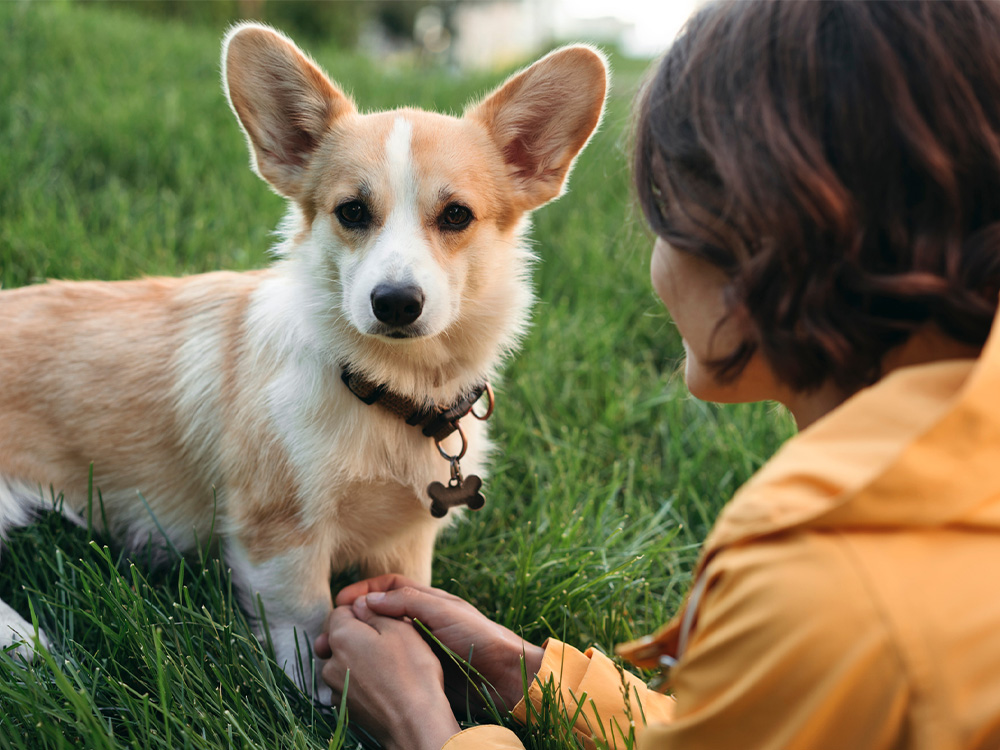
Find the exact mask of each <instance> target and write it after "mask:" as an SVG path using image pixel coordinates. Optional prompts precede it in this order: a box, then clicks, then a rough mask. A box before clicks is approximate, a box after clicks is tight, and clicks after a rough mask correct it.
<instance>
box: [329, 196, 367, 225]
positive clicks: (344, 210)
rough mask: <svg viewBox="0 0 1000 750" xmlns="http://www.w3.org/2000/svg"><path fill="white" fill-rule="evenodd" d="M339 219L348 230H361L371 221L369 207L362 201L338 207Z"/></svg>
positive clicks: (342, 204) (348, 202)
mask: <svg viewBox="0 0 1000 750" xmlns="http://www.w3.org/2000/svg"><path fill="white" fill-rule="evenodd" d="M335 213H336V214H337V219H338V220H339V221H340V223H341V224H343V225H344V226H345V227H347V228H348V229H361V228H363V227H366V226H367V225H368V222H370V221H371V218H372V217H371V214H370V213H368V206H366V205H365V204H364V203H362V202H361V201H347V202H346V203H341V204H340V205H339V206H337V210H336V211H335Z"/></svg>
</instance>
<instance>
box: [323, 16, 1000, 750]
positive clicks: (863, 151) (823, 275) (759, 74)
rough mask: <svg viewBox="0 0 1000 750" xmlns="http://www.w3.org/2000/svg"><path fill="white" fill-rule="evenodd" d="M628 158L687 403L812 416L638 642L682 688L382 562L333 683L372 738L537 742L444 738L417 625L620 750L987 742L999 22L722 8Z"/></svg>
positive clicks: (344, 619) (995, 648)
mask: <svg viewBox="0 0 1000 750" xmlns="http://www.w3.org/2000/svg"><path fill="white" fill-rule="evenodd" d="M634 166H635V180H636V187H637V191H638V196H639V200H640V202H641V204H642V207H643V210H644V213H645V216H646V218H647V220H648V221H649V224H650V226H651V227H652V229H653V231H654V232H655V233H656V235H657V239H656V243H655V245H654V248H653V257H652V268H651V272H652V278H653V285H654V287H655V288H656V291H657V293H658V294H659V295H660V297H661V298H662V299H663V301H664V303H665V304H666V306H667V309H668V310H669V311H670V314H671V315H672V317H673V318H674V320H675V322H676V324H677V326H678V329H679V330H680V332H681V334H682V336H683V337H684V341H685V347H686V350H687V362H686V368H685V379H686V382H687V384H688V386H689V388H690V390H691V392H692V393H693V394H694V395H695V396H697V397H699V398H702V399H707V400H713V401H724V402H741V401H756V400H763V399H774V400H777V401H780V402H781V403H783V404H784V405H786V406H787V407H788V408H789V409H790V410H791V412H792V414H793V415H794V417H795V419H796V422H797V424H798V426H799V428H800V430H801V433H800V434H799V435H798V436H796V437H795V438H793V439H792V440H791V441H789V442H788V443H787V444H786V445H785V446H784V448H783V449H782V450H781V451H780V452H779V453H778V454H777V455H776V456H775V457H774V458H773V459H772V460H771V461H770V462H769V463H768V464H767V465H766V466H765V467H764V468H763V469H762V470H761V471H760V472H758V474H757V475H755V476H754V477H753V478H752V479H751V480H750V481H749V482H748V483H747V485H746V486H744V487H743V488H742V489H741V490H740V492H739V493H737V495H736V497H735V498H733V500H732V501H731V502H730V503H729V504H728V505H727V506H726V508H725V509H724V511H723V512H722V514H721V516H720V517H719V519H718V521H717V523H716V526H715V528H714V529H713V531H712V533H711V534H710V535H709V538H708V539H707V540H706V542H705V545H704V548H703V550H702V556H701V560H700V562H699V564H698V568H697V571H696V574H695V584H694V586H693V587H692V590H691V592H690V593H689V596H688V600H687V602H686V604H685V606H684V608H683V610H682V612H681V613H680V614H679V616H678V617H677V619H675V620H674V621H673V622H672V623H670V624H669V625H667V626H666V627H665V628H664V629H663V630H662V631H661V632H660V633H658V634H656V635H655V636H652V637H650V638H648V639H645V640H643V641H640V642H637V643H632V644H628V645H626V646H624V647H622V648H621V653H622V654H623V655H624V656H626V657H627V658H628V659H630V660H631V661H632V662H634V663H635V664H637V665H639V666H642V667H645V668H657V667H659V668H663V669H665V670H669V689H670V691H671V692H672V697H670V698H667V697H664V696H661V695H659V694H657V693H654V692H652V691H650V690H649V689H647V688H646V687H645V686H644V685H642V684H641V683H640V682H639V681H638V680H630V682H629V690H628V701H626V700H625V699H624V693H625V691H624V690H623V688H622V678H621V677H620V676H619V674H618V672H617V671H616V670H615V668H614V666H613V664H612V662H610V660H608V659H607V658H606V657H603V656H601V655H600V654H591V653H589V652H588V653H587V654H581V653H580V652H578V651H576V650H575V649H572V648H570V647H568V646H566V645H564V644H561V643H558V642H555V641H553V640H549V641H548V642H547V643H546V644H545V646H544V648H543V647H541V646H537V645H535V644H529V643H526V642H524V641H522V640H521V639H520V638H519V637H517V636H515V635H514V634H513V633H511V632H510V631H508V630H506V629H504V628H502V627H500V626H499V625H497V624H495V623H492V622H490V621H489V620H487V619H486V618H485V617H484V616H482V615H480V614H479V613H478V612H476V611H475V610H474V609H473V608H472V607H471V606H470V605H468V604H467V603H465V602H463V601H461V600H459V599H457V598H456V597H453V596H450V595H448V594H446V593H444V592H441V591H438V590H435V589H428V588H420V587H416V586H413V585H410V584H409V583H408V582H406V581H403V580H399V579H396V578H394V577H391V576H390V577H384V578H381V579H375V580H369V581H362V582H360V583H357V584H354V585H353V586H350V587H348V588H346V589H344V590H343V591H342V592H341V593H340V595H339V596H338V597H337V604H338V605H339V606H338V608H337V609H336V610H335V612H334V614H333V616H332V617H331V620H330V624H329V632H328V634H327V635H325V636H321V638H320V639H319V640H318V641H317V644H316V646H317V651H318V652H319V653H320V654H321V655H330V653H331V649H332V654H333V657H332V658H331V660H330V662H329V663H328V664H327V667H326V669H325V670H324V677H325V678H326V679H327V681H328V682H329V683H330V684H331V685H333V686H334V688H335V689H336V688H339V687H341V686H342V685H343V680H344V673H345V671H346V670H347V669H348V668H350V671H351V675H350V691H349V705H350V710H351V716H352V719H356V720H358V721H360V722H361V723H362V724H363V725H365V726H367V727H369V728H371V729H372V731H373V732H374V734H375V735H376V736H377V737H378V738H379V739H381V740H382V741H383V743H384V744H385V745H386V746H387V747H390V748H409V749H410V750H412V749H414V748H425V747H426V748H434V750H437V749H438V748H441V747H442V746H445V747H447V749H448V750H461V749H462V748H491V747H492V748H520V747H521V745H520V743H519V742H518V740H517V739H516V737H515V735H514V734H513V733H512V732H510V731H509V730H507V729H503V728H500V727H475V728H472V729H468V730H466V731H464V732H459V727H458V724H457V723H456V721H455V718H454V715H453V714H452V712H451V709H450V708H449V705H448V701H447V699H446V697H445V693H444V689H443V682H442V679H443V678H442V671H441V667H440V665H439V663H438V661H437V659H436V657H435V656H434V654H433V653H432V652H431V650H430V648H429V647H428V646H426V644H425V643H424V641H423V640H422V639H421V637H420V634H419V632H418V631H417V630H416V629H415V628H414V627H413V626H412V625H411V624H409V622H408V620H406V619H402V618H416V619H419V620H420V621H421V623H423V625H424V626H425V627H427V628H428V629H429V630H430V631H431V632H432V633H433V634H434V636H435V637H436V638H438V640H440V641H441V642H442V643H444V644H445V645H447V646H448V647H450V648H451V649H452V650H453V651H455V652H456V653H458V654H467V653H469V651H470V648H472V649H473V651H472V653H473V658H472V663H473V666H474V667H475V668H476V669H477V670H478V671H479V672H480V673H481V674H482V675H483V676H484V677H485V678H486V679H488V680H489V681H490V682H491V683H492V684H493V685H494V686H495V687H496V689H497V693H498V695H497V697H498V698H500V699H502V700H503V701H504V702H505V703H506V705H508V706H510V705H514V704H515V703H517V704H518V706H517V708H516V709H515V711H514V714H515V716H518V715H519V716H522V717H523V716H524V714H525V710H526V709H525V702H524V701H523V700H522V698H524V696H523V692H524V691H523V686H522V681H521V674H522V669H523V670H524V671H526V672H527V674H528V676H529V678H532V677H533V678H534V679H533V681H532V684H531V685H530V688H529V690H528V695H527V697H526V700H527V702H529V703H531V702H534V703H537V701H538V700H539V697H540V694H541V691H542V686H543V685H545V684H552V685H556V686H558V689H559V690H560V691H561V694H562V696H563V700H564V701H565V702H566V705H567V708H568V710H569V711H571V712H572V711H575V710H576V698H575V697H574V696H580V695H582V694H583V693H586V694H587V696H588V699H587V701H586V702H585V705H584V706H583V707H582V711H581V716H580V718H579V720H578V721H577V725H576V726H577V729H578V730H579V733H580V735H581V737H584V738H589V737H591V736H597V737H599V738H600V739H602V740H603V741H605V742H607V743H608V744H609V745H611V746H613V747H619V748H621V747H624V746H625V741H624V740H623V736H624V735H627V734H628V733H629V731H630V730H631V728H632V727H631V725H630V718H629V717H633V718H634V731H635V733H636V735H637V736H638V741H637V743H636V747H638V748H640V749H641V750H651V749H653V748H678V749H681V748H720V749H721V748H737V747H739V748H745V747H752V748H810V749H811V750H815V748H845V749H851V750H855V749H857V748H886V749H889V748H933V749H934V750H944V749H946V748H956V749H957V748H963V749H966V750H968V749H972V748H996V747H1000V637H998V634H1000V338H997V336H994V338H993V339H990V338H989V336H990V329H991V326H992V323H993V319H994V317H995V315H996V311H997V296H998V292H1000V7H998V6H997V5H995V4H993V3H989V2H963V3H943V2H941V3H938V2H925V1H922V2H907V3H897V2H887V3H881V2H869V3H860V2H801V3H796V2H775V1H774V0H761V1H760V2H721V3H716V4H713V5H711V6H709V7H707V8H705V9H704V10H702V11H701V12H700V13H698V15H697V16H695V17H694V18H693V19H692V20H691V21H690V22H689V24H688V26H687V27H686V30H685V32H684V33H683V35H682V36H681V37H680V38H679V39H678V41H677V42H676V43H675V44H674V45H673V47H672V48H671V49H670V50H669V51H668V53H667V55H666V56H665V58H664V59H663V60H662V61H661V63H660V64H659V67H658V69H657V72H656V74H655V76H654V77H653V79H652V80H651V82H650V83H649V85H648V86H647V87H646V88H645V90H644V92H643V94H642V96H641V97H640V103H639V110H638V120H637V137H636V150H635V165H634ZM998 336H1000V334H998ZM626 703H627V704H628V706H626ZM639 704H641V706H642V711H641V712H640V711H639V710H638V709H637V706H638V705H639ZM595 707H596V711H597V713H599V715H600V717H601V721H600V723H598V722H597V721H596V720H595V719H594V712H595ZM602 727H603V730H602V729H601V728H602ZM602 734H603V735H604V736H602ZM588 741H589V740H588Z"/></svg>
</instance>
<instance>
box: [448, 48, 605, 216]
mask: <svg viewBox="0 0 1000 750" xmlns="http://www.w3.org/2000/svg"><path fill="white" fill-rule="evenodd" d="M607 89H608V67H607V62H606V60H605V58H604V56H603V55H602V54H601V53H599V52H598V51H597V50H595V49H593V48H591V47H587V46H584V45H574V46H571V47H563V48H562V49H558V50H556V51H555V52H551V53H549V54H548V55H546V56H545V57H543V58H542V59H541V60H539V61H538V62H536V63H535V64H534V65H532V66H531V67H529V68H527V69H526V70H523V71H521V72H520V73H516V74H515V75H513V76H511V77H510V78H509V79H508V80H507V81H506V82H505V83H504V84H503V85H502V86H500V88H498V89H497V90H496V91H494V92H493V93H492V94H490V95H489V96H488V97H487V98H486V99H485V100H483V101H482V102H481V103H479V104H477V105H475V106H473V107H472V108H470V109H468V110H466V115H465V116H466V117H468V118H470V119H473V120H476V121H478V122H480V123H482V124H483V125H484V126H485V127H486V129H487V131H488V132H489V134H490V136H491V138H492V139H493V141H494V143H496V145H497V147H498V148H499V149H500V153H501V155H502V157H503V160H504V163H505V164H506V166H507V173H508V175H509V176H510V178H511V180H512V181H513V182H514V185H515V188H516V190H517V191H518V193H519V194H520V196H521V198H522V202H523V205H522V208H523V209H524V210H531V209H534V208H538V207H539V206H541V205H542V204H544V203H548V202H549V201H550V200H552V199H554V198H558V197H559V196H560V195H562V192H563V189H564V186H565V183H566V178H567V176H568V175H569V172H570V169H571V167H572V166H573V162H574V160H575V159H576V157H577V155H579V153H580V151H582V150H583V147H584V146H586V145H587V141H588V140H590V136H591V135H593V133H594V131H595V130H596V129H597V125H598V123H599V122H600V121H601V115H602V114H603V112H604V98H605V95H606V93H607Z"/></svg>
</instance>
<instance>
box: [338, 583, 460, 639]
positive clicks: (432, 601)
mask: <svg viewBox="0 0 1000 750" xmlns="http://www.w3.org/2000/svg"><path fill="white" fill-rule="evenodd" d="M362 601H363V602H364V604H363V606H360V605H361V602H362ZM456 601H457V602H462V600H461V599H457V598H456V597H451V598H445V597H440V596H436V595H435V593H434V592H433V591H431V592H428V591H425V590H421V589H419V588H416V587H413V586H405V587H403V588H399V589H395V590H392V591H373V592H371V593H369V594H366V595H365V597H364V599H363V600H361V599H358V600H356V601H355V606H357V607H358V608H359V609H361V610H363V611H366V612H369V611H370V612H372V613H374V614H375V615H381V616H384V617H396V618H400V617H409V618H411V619H416V620H420V622H422V623H423V624H424V625H426V626H427V627H428V628H430V629H431V630H436V629H437V628H439V627H442V626H444V625H447V624H449V623H451V622H454V619H455V618H454V614H455V611H456ZM463 603H464V602H463Z"/></svg>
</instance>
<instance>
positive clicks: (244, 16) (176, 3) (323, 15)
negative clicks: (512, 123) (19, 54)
mask: <svg viewBox="0 0 1000 750" xmlns="http://www.w3.org/2000/svg"><path fill="white" fill-rule="evenodd" d="M76 2H78V3H80V4H82V5H102V6H104V7H112V8H120V9H122V10H124V11H126V12H132V13H138V14H142V15H145V16H149V17H153V18H163V19H171V20H175V21H182V22H185V23H193V24H199V25H203V26H210V27H212V28H216V29H218V28H221V27H225V26H227V25H228V24H230V23H234V22H236V21H245V20H253V21H261V22H263V23H266V24H269V25H271V26H274V27H276V28H279V29H281V30H282V31H284V32H285V33H287V34H288V35H289V36H291V37H293V38H295V39H296V40H299V41H301V42H303V43H306V44H308V43H309V42H323V43H324V44H328V45H332V46H335V47H338V48H340V49H342V50H354V49H356V48H357V47H358V45H359V42H361V41H362V37H363V35H365V34H366V33H367V34H377V35H378V36H379V38H380V39H382V40H383V41H384V42H385V43H388V44H390V45H394V46H396V47H398V48H409V49H410V50H412V51H416V52H418V53H419V52H425V53H429V54H430V55H432V56H433V55H436V54H439V53H441V52H445V51H446V48H447V46H448V45H447V44H446V43H445V44H442V43H441V42H442V40H443V41H444V42H447V41H448V39H449V38H450V37H451V36H452V35H453V34H454V30H453V29H451V28H449V25H450V21H451V19H452V18H453V17H454V9H455V7H456V6H457V5H459V4H460V2H461V0H439V1H438V2H417V1H412V2H411V1H404V0H327V1H325V2H317V1H299V0H212V1H211V2H204V1H200V0H76ZM426 18H431V19H433V20H435V21H437V22H438V23H437V26H438V28H437V29H430V33H428V24H427V22H426V21H423V22H421V21H422V19H426ZM432 25H433V24H432ZM435 42H436V43H435Z"/></svg>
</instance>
